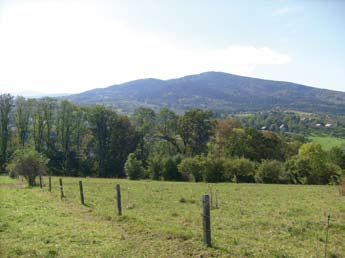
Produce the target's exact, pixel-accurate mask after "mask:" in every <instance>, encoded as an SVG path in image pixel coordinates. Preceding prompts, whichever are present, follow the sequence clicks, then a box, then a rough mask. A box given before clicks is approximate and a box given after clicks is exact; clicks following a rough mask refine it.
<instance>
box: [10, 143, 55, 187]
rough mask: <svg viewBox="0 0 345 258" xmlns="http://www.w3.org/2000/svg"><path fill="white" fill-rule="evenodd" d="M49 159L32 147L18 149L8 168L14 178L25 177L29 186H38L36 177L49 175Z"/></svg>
mask: <svg viewBox="0 0 345 258" xmlns="http://www.w3.org/2000/svg"><path fill="white" fill-rule="evenodd" d="M48 161H49V160H48V159H47V158H46V157H45V156H44V155H43V154H42V153H39V152H37V151H35V150H34V149H33V148H31V147H27V148H21V149H17V150H16V151H15V152H14V154H13V156H12V160H11V163H10V164H9V165H8V166H7V170H8V171H9V174H10V175H12V176H18V175H21V176H23V177H24V178H25V179H26V181H27V182H28V185H29V186H34V185H36V176H38V175H44V174H46V173H47V164H48Z"/></svg>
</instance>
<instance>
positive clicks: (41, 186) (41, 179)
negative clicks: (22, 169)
mask: <svg viewBox="0 0 345 258" xmlns="http://www.w3.org/2000/svg"><path fill="white" fill-rule="evenodd" d="M40 188H42V176H41V175H40Z"/></svg>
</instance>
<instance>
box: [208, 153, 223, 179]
mask: <svg viewBox="0 0 345 258" xmlns="http://www.w3.org/2000/svg"><path fill="white" fill-rule="evenodd" d="M223 163H224V160H223V159H212V158H207V159H206V161H205V163H204V164H205V165H204V181H205V182H223V181H225V177H224V166H223Z"/></svg>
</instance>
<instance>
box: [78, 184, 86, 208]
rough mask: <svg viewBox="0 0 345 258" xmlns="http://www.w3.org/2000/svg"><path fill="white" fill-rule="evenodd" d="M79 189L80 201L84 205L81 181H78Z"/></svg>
mask: <svg viewBox="0 0 345 258" xmlns="http://www.w3.org/2000/svg"><path fill="white" fill-rule="evenodd" d="M79 191H80V201H81V204H82V205H85V203H84V191H83V182H82V181H79Z"/></svg>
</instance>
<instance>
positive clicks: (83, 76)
mask: <svg viewBox="0 0 345 258" xmlns="http://www.w3.org/2000/svg"><path fill="white" fill-rule="evenodd" d="M43 3H44V2H38V3H37V4H22V5H19V6H14V7H8V8H7V9H6V10H5V12H4V15H3V17H2V19H1V20H0V71H1V75H0V92H15V91H24V90H35V91H42V92H79V91H84V90H87V89H91V88H94V87H104V86H108V85H111V84H114V83H121V82H124V81H128V80H133V79H138V78H145V77H156V78H161V79H168V78H174V77H179V76H183V75H187V74H193V73H200V72H205V71H210V70H213V71H223V72H229V73H236V74H242V75H250V73H251V72H252V71H253V70H254V69H255V67H257V66H259V65H271V64H274V65H281V64H287V63H289V62H290V61H291V58H290V57H289V56H288V55H286V54H282V53H279V52H277V51H275V50H273V49H271V48H269V47H256V46H240V45H232V46H229V47H227V48H225V49H215V50H209V49H195V48H188V47H184V48H181V47H176V46H175V45H173V44H172V43H171V42H170V41H169V40H167V39H162V38H161V37H160V36H158V35H155V34H149V33H147V32H145V33H144V32H137V31H132V30H130V29H129V28H127V27H126V26H124V25H122V24H119V23H117V22H116V21H114V20H112V19H109V17H106V16H104V15H102V13H99V12H97V9H96V11H95V7H94V6H93V5H82V6H79V5H76V4H74V5H68V8H66V6H64V4H63V3H64V2H62V3H61V4H60V2H59V3H58V2H55V3H54V2H49V3H47V4H43Z"/></svg>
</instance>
